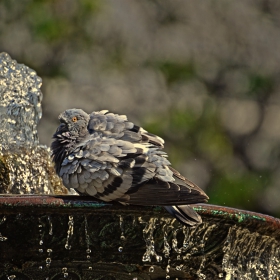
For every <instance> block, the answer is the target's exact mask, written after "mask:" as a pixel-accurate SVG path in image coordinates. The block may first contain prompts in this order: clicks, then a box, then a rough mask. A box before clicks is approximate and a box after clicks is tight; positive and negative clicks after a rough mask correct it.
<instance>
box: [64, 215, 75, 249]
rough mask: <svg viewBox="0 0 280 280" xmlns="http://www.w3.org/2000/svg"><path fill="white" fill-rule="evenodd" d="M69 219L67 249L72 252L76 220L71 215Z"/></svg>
mask: <svg viewBox="0 0 280 280" xmlns="http://www.w3.org/2000/svg"><path fill="white" fill-rule="evenodd" d="M68 218H69V221H68V231H67V237H66V243H65V249H67V250H70V249H71V245H70V244H69V243H70V241H71V238H72V236H73V233H74V218H73V216H71V215H70V216H69V217H68Z"/></svg>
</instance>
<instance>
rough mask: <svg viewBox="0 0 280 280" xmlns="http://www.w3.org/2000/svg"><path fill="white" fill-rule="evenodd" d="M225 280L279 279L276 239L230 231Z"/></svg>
mask: <svg viewBox="0 0 280 280" xmlns="http://www.w3.org/2000/svg"><path fill="white" fill-rule="evenodd" d="M223 252H224V258H223V262H222V268H223V271H224V272H225V279H226V280H231V279H235V278H238V279H240V280H247V279H262V280H275V279H279V276H280V248H279V246H278V244H277V241H276V240H275V239H274V238H271V237H268V236H263V235H260V234H259V233H256V232H253V233H251V232H250V231H249V230H248V229H242V228H238V227H237V226H233V227H231V228H230V230H229V232H228V235H227V238H226V242H225V243H224V246H223Z"/></svg>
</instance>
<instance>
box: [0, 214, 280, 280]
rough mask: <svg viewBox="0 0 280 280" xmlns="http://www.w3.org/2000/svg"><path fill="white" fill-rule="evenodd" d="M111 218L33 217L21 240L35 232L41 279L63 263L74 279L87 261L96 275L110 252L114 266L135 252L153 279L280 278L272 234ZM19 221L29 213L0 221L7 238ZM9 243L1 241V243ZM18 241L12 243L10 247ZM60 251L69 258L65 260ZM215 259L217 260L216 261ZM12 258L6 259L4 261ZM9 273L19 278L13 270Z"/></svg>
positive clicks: (64, 275)
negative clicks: (75, 273) (11, 228)
mask: <svg viewBox="0 0 280 280" xmlns="http://www.w3.org/2000/svg"><path fill="white" fill-rule="evenodd" d="M106 217H107V216H106V215H103V216H101V218H100V220H99V219H95V216H94V215H81V216H79V215H75V216H72V215H67V214H63V215H62V216H61V220H59V222H57V220H56V219H57V218H56V217H55V215H54V214H52V216H50V215H43V216H40V217H37V218H36V219H35V220H34V219H33V220H32V219H31V221H35V223H36V225H35V226H32V225H31V226H29V225H28V226H26V227H25V228H34V229H35V230H37V232H36V231H35V234H34V235H32V236H30V235H29V237H28V238H29V239H24V238H25V237H23V240H18V241H19V243H20V244H27V243H28V244H30V245H31V246H32V242H31V240H32V238H33V237H36V239H34V240H36V247H35V250H36V253H37V255H36V256H34V257H32V258H31V259H32V260H34V261H35V260H37V261H38V262H37V264H36V265H35V266H34V267H36V269H37V271H41V273H42V275H44V277H42V279H46V277H49V279H52V278H53V277H54V275H53V271H54V269H57V268H59V267H60V269H61V271H60V272H61V274H60V275H61V276H60V277H61V279H64V278H67V279H71V278H73V273H74V271H75V265H78V264H80V265H82V269H83V271H87V272H88V273H89V274H90V273H93V274H94V273H95V272H96V265H100V266H102V264H101V262H102V260H105V259H106V258H108V257H110V258H111V259H112V262H111V265H112V264H113V263H114V264H115V265H116V266H117V264H118V266H121V265H122V261H123V260H125V261H127V260H129V258H130V255H131V252H134V253H135V256H133V258H134V260H135V261H134V262H127V263H135V264H137V265H138V266H137V267H140V268H141V267H144V268H145V269H144V270H143V271H142V270H141V273H144V274H145V273H146V274H147V275H150V276H151V277H154V278H155V277H158V276H157V275H159V274H160V275H161V276H160V277H162V278H161V279H164V278H165V279H170V278H171V279H176V277H177V278H178V279H188V277H193V278H194V279H200V280H204V279H225V280H236V279H241V280H254V279H260V280H276V279H277V277H278V278H279V277H280V261H279V260H280V247H279V241H278V240H276V239H275V238H273V237H271V236H266V235H261V234H260V233H257V232H251V231H250V230H249V229H246V228H242V227H239V226H237V225H222V224H218V223H217V224H213V223H208V222H205V223H203V224H201V225H199V226H197V227H193V228H189V227H185V226H183V225H181V224H179V223H178V222H177V221H176V220H175V219H173V218H162V217H159V218H158V217H151V216H143V217H139V216H138V217H137V216H135V217H134V216H133V217H132V215H130V216H129V217H127V216H125V215H122V216H120V215H117V214H116V215H115V221H114V219H113V218H112V217H111V216H110V219H109V222H106V219H107V218H106ZM20 220H22V221H24V223H28V222H29V220H28V214H22V215H21V217H20V219H13V218H10V217H8V218H7V219H5V218H4V219H3V218H2V219H1V220H0V226H1V228H0V229H1V231H2V232H5V234H6V233H7V236H8V237H9V239H8V240H10V235H12V232H10V233H9V234H10V235H9V234H8V229H9V228H10V227H11V226H13V225H14V223H16V222H18V221H20ZM59 225H61V227H60V228H59V227H58V226H59ZM221 229H223V230H222V231H221ZM14 230H16V231H17V232H18V231H19V230H20V226H19V225H17V226H15V227H14ZM50 232H51V233H52V234H50ZM101 232H102V234H101ZM107 233H108V234H109V235H106V234H107ZM116 233H117V234H116ZM23 234H24V232H23ZM65 235H66V236H65ZM0 237H1V236H0ZM123 237H124V238H123ZM15 242H17V240H15ZM5 244H6V242H3V243H2V244H1V243H0V246H3V245H5ZM102 244H104V245H106V246H104V247H101V245H102ZM13 245H14V244H13V243H10V244H9V246H8V247H7V249H8V248H9V247H11V246H13ZM139 246H140V247H139ZM66 247H67V248H68V250H65V248H66ZM71 247H72V250H70V249H71ZM3 248H4V247H3ZM5 248H6V247H5ZM33 249H34V248H33V247H32V248H31V249H30V250H31V251H32V250H33ZM5 250H6V249H5ZM31 251H30V252H31ZM27 253H29V252H28V251H27ZM134 253H133V255H134ZM61 255H63V258H64V260H66V262H63V261H61V259H60V256H61ZM14 257H16V256H14ZM36 258H37V259H36ZM62 260H63V259H62ZM100 260H101V262H100ZM214 260H215V261H217V260H218V261H217V262H216V263H214ZM8 262H9V260H2V263H4V264H5V263H8ZM26 267H28V266H26ZM126 267H127V268H129V269H131V270H130V272H132V273H131V278H129V279H133V277H134V276H135V275H136V274H137V273H136V271H137V268H133V265H132V266H126ZM213 267H214V269H213ZM62 268H63V270H62ZM107 269H111V268H110V267H109V268H107V267H106V268H105V269H104V271H105V272H107ZM118 271H121V270H118ZM123 271H125V269H124V270H123ZM56 273H57V272H56ZM144 274H143V275H144ZM5 275H9V276H13V275H16V277H17V278H18V274H16V273H13V271H10V273H9V274H5ZM139 276H140V275H139ZM175 276H176V277H175ZM147 277H148V276H147ZM138 278H139V277H138ZM34 279H36V278H34Z"/></svg>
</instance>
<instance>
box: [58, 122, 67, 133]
mask: <svg viewBox="0 0 280 280" xmlns="http://www.w3.org/2000/svg"><path fill="white" fill-rule="evenodd" d="M66 130H67V125H66V124H65V123H61V124H60V126H59V127H58V128H57V130H56V132H63V131H66Z"/></svg>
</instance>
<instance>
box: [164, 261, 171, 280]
mask: <svg viewBox="0 0 280 280" xmlns="http://www.w3.org/2000/svg"><path fill="white" fill-rule="evenodd" d="M169 263H170V260H168V265H167V266H166V269H165V272H166V275H165V278H166V279H170V275H169V272H170V264H169Z"/></svg>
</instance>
